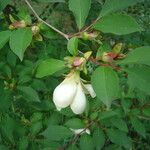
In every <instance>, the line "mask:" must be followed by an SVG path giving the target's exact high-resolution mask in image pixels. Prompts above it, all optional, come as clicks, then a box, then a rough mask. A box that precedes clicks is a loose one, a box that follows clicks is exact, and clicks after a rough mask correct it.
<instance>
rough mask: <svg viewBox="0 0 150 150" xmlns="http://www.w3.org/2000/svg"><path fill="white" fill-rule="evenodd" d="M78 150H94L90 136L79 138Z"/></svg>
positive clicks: (85, 135) (84, 135)
mask: <svg viewBox="0 0 150 150" xmlns="http://www.w3.org/2000/svg"><path fill="white" fill-rule="evenodd" d="M79 145H80V150H94V142H93V139H92V137H91V136H89V135H87V134H83V135H82V136H81V138H80V143H79Z"/></svg>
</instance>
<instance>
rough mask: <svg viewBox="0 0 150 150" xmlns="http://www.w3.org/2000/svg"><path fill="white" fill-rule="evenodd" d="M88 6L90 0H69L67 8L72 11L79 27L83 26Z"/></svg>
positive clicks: (89, 5)
mask: <svg viewBox="0 0 150 150" xmlns="http://www.w3.org/2000/svg"><path fill="white" fill-rule="evenodd" d="M90 7H91V0H69V9H70V11H72V12H73V14H74V17H75V19H76V23H77V26H78V28H79V29H81V28H82V27H83V26H84V24H85V21H86V18H87V16H88V14H89V10H90Z"/></svg>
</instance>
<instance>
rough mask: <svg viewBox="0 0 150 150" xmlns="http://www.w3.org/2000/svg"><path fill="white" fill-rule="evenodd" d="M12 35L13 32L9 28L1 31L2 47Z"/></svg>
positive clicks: (0, 46)
mask: <svg viewBox="0 0 150 150" xmlns="http://www.w3.org/2000/svg"><path fill="white" fill-rule="evenodd" d="M10 35H11V32H10V31H9V30H8V31H2V32H0V49H1V48H3V46H4V45H5V44H6V43H7V42H8V41H9V38H10Z"/></svg>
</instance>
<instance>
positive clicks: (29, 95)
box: [18, 86, 40, 101]
mask: <svg viewBox="0 0 150 150" xmlns="http://www.w3.org/2000/svg"><path fill="white" fill-rule="evenodd" d="M18 90H19V91H21V92H22V94H23V96H24V98H25V99H26V100H27V101H40V99H39V96H38V93H37V92H36V91H35V90H34V89H33V88H31V87H29V86H18Z"/></svg>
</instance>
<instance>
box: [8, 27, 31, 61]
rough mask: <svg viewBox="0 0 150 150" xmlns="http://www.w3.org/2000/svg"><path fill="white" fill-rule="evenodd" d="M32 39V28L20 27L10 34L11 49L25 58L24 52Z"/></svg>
mask: <svg viewBox="0 0 150 150" xmlns="http://www.w3.org/2000/svg"><path fill="white" fill-rule="evenodd" d="M31 41H32V31H31V29H30V28H20V29H18V30H14V31H13V32H12V34H11V36H10V41H9V45H10V48H11V50H12V51H13V52H14V53H15V54H16V55H17V56H18V57H19V58H20V60H21V61H22V60H23V57H24V52H25V50H26V49H27V47H28V46H29V45H30V43H31Z"/></svg>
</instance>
